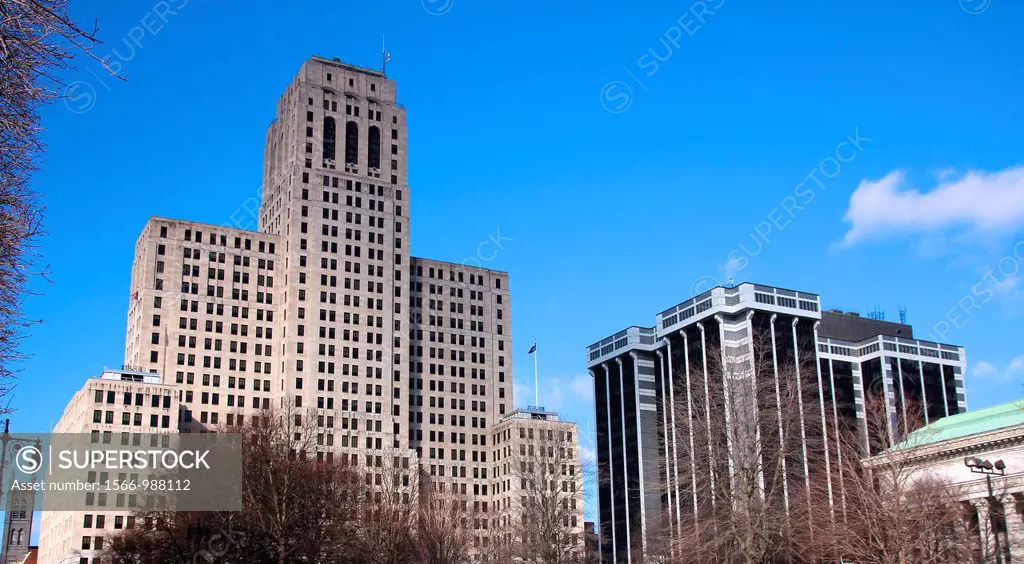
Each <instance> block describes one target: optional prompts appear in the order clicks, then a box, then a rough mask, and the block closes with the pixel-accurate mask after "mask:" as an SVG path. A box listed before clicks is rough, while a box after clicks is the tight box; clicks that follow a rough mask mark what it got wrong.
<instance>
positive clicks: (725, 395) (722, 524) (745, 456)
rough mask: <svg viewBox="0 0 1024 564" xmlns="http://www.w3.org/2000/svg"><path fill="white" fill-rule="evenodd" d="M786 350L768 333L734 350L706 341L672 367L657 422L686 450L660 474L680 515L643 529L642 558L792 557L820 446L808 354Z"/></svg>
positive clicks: (812, 521) (807, 515)
mask: <svg viewBox="0 0 1024 564" xmlns="http://www.w3.org/2000/svg"><path fill="white" fill-rule="evenodd" d="M792 348H793V346H792V344H791V343H790V344H789V345H788V346H786V347H784V346H781V344H780V346H776V343H774V342H773V340H772V339H771V337H770V335H768V336H762V337H758V336H755V337H753V338H752V339H751V340H750V341H748V342H747V343H746V344H743V345H741V346H739V347H731V348H723V347H720V346H718V345H717V344H712V343H709V344H708V346H707V348H706V351H701V352H700V354H696V355H689V356H690V358H689V360H690V364H689V365H688V366H682V367H680V368H679V369H678V370H677V371H676V374H675V381H676V382H677V384H676V386H677V390H676V391H675V393H674V399H675V402H674V403H671V402H670V403H669V405H667V409H668V411H667V413H673V414H674V418H666V419H667V420H668V421H672V420H673V419H674V421H675V422H676V424H675V429H674V431H675V434H676V436H677V437H685V438H686V439H685V442H686V444H687V448H686V449H685V450H684V451H683V452H682V453H680V454H679V456H678V458H676V459H674V460H671V461H670V462H669V468H667V469H662V472H664V473H666V474H667V475H668V476H669V478H670V479H669V482H670V483H674V484H675V485H676V488H673V492H674V493H673V496H674V497H670V499H671V500H672V503H674V504H678V507H679V509H678V513H679V519H678V520H676V519H675V518H674V517H672V516H671V515H672V513H673V511H675V508H671V507H670V509H669V514H670V516H669V517H666V518H665V523H663V525H662V526H661V527H659V531H657V532H655V533H653V534H652V533H651V532H648V536H647V539H646V543H647V548H648V550H647V553H648V559H649V560H656V561H666V562H667V561H678V560H679V559H680V558H683V557H685V559H686V560H693V561H716V562H748V563H755V562H756V563H760V562H771V561H774V560H776V559H784V560H797V561H798V560H799V555H797V554H795V553H794V552H793V544H792V539H793V530H794V529H796V528H803V529H809V528H811V527H815V526H816V520H820V519H821V515H814V514H813V513H812V512H811V506H810V504H808V503H807V500H808V499H810V498H811V497H812V494H813V492H812V491H811V488H810V481H811V473H812V472H815V471H817V469H818V468H819V466H821V467H822V470H823V466H824V465H823V464H819V461H820V460H821V459H823V458H824V456H825V452H824V449H825V443H824V442H823V441H822V434H823V429H822V423H821V421H822V419H821V412H822V409H823V404H822V402H821V400H820V397H821V396H820V393H819V383H818V377H817V370H816V368H817V367H816V366H815V364H814V358H813V356H810V355H808V358H806V359H801V358H798V357H797V356H795V355H793V354H791V353H785V354H782V353H780V352H779V351H780V350H789V351H792ZM669 425H671V423H669ZM667 429H668V431H669V432H672V431H673V429H672V428H671V427H667ZM690 440H692V443H691V442H690ZM691 444H692V447H691V446H689V445H691ZM691 449H692V450H691ZM684 497H685V498H684ZM826 515H827V514H826Z"/></svg>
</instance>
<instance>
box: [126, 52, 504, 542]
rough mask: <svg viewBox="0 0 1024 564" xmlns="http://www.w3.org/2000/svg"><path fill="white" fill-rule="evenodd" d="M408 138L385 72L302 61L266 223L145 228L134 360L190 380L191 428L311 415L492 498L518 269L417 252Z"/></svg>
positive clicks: (178, 380) (280, 118)
mask: <svg viewBox="0 0 1024 564" xmlns="http://www.w3.org/2000/svg"><path fill="white" fill-rule="evenodd" d="M406 137H407V136H406V116H405V109H404V108H403V107H402V106H401V105H399V104H398V103H397V101H396V88H395V83H394V82H393V81H391V80H388V79H387V78H386V77H385V76H384V75H383V74H382V73H380V72H377V71H374V70H369V69H365V68H360V67H355V66H351V65H347V64H344V63H341V62H340V61H338V60H337V59H335V60H328V59H322V58H318V57H314V58H311V59H310V60H308V61H306V62H305V63H304V64H303V65H302V68H301V70H300V71H299V74H298V75H297V76H296V77H295V79H294V80H292V82H291V83H290V84H289V85H288V87H287V88H286V89H285V92H284V94H283V96H282V97H281V98H280V100H279V101H278V104H277V116H276V118H275V120H274V121H273V122H272V123H271V125H270V127H269V129H268V131H267V137H266V148H265V152H264V170H263V193H262V202H261V206H260V210H259V231H258V232H254V231H249V230H242V229H235V228H230V227H222V226H215V225H204V224H199V223H193V222H187V221H178V220H167V219H160V218H152V219H151V220H150V221H149V223H148V224H147V225H146V227H145V228H144V230H143V232H142V235H141V236H140V238H139V240H138V243H137V245H136V252H135V261H134V266H133V272H132V287H131V303H130V306H129V314H128V335H127V344H126V348H125V363H126V365H128V366H129V367H131V368H132V369H135V370H143V371H156V372H159V373H160V374H161V375H162V378H163V381H164V382H165V383H168V384H180V385H181V386H182V398H181V405H182V410H183V415H182V420H181V421H180V427H181V430H182V431H183V432H203V431H207V430H213V429H215V428H218V427H222V426H227V427H232V426H241V425H245V424H246V423H247V419H248V418H251V417H253V416H254V415H256V413H258V410H260V409H264V408H274V409H283V410H289V411H291V412H293V413H294V417H295V424H296V425H298V424H300V420H301V418H306V417H316V425H317V426H318V427H319V428H321V429H322V433H323V434H324V435H325V446H326V447H330V448H326V449H325V450H326V451H327V452H328V455H341V456H346V457H349V456H355V457H378V456H382V455H385V453H387V456H390V455H391V454H392V453H396V456H397V453H401V455H402V456H408V457H411V458H414V459H418V460H419V464H420V467H421V468H423V470H425V471H426V472H428V473H429V474H430V475H431V476H433V480H432V482H433V483H435V484H437V486H436V487H438V488H446V489H449V490H448V491H457V492H459V493H465V494H466V495H472V496H474V499H476V500H477V505H479V506H480V507H481V508H482V509H481V512H488V511H487V508H488V501H489V500H493V499H494V492H495V488H494V483H495V480H494V473H493V471H489V462H488V456H487V452H488V449H489V448H490V445H489V444H488V436H489V434H490V428H491V427H492V426H493V425H495V424H497V422H498V419H499V417H501V416H502V415H503V414H505V413H511V411H512V356H511V351H512V345H511V316H510V311H511V302H510V293H509V279H508V274H507V273H504V272H497V271H493V270H488V269H484V268H476V267H468V266H465V265H461V264H454V263H446V262H442V261H436V260H428V259H420V258H415V257H411V256H410V254H409V240H410V221H409V218H410V211H411V210H410V200H411V198H410V191H409V186H408V183H407V182H408V181H407V178H408V177H407V158H406ZM307 423H308V421H307ZM364 460H365V458H364ZM490 506H491V507H493V502H491V503H490ZM487 520H488V519H487V518H486V517H485V518H484V519H482V520H481V521H482V524H478V525H474V526H476V527H478V533H477V539H476V541H477V542H478V543H481V544H482V543H484V542H487V538H486V537H487V525H486V521H487Z"/></svg>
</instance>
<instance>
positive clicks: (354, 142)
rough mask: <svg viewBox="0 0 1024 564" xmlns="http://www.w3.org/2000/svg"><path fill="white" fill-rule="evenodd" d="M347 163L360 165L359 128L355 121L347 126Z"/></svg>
mask: <svg viewBox="0 0 1024 564" xmlns="http://www.w3.org/2000/svg"><path fill="white" fill-rule="evenodd" d="M345 163H346V164H359V126H358V125H356V122H354V121H350V122H348V123H346V124H345Z"/></svg>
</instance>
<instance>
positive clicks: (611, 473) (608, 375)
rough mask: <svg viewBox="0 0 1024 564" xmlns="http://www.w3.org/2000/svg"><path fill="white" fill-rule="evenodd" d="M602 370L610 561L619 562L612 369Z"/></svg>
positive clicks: (605, 367) (603, 366)
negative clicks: (606, 446)
mask: <svg viewBox="0 0 1024 564" xmlns="http://www.w3.org/2000/svg"><path fill="white" fill-rule="evenodd" d="M601 368H604V397H605V402H606V407H605V413H606V414H607V415H608V485H609V487H608V492H609V495H608V499H609V501H610V502H611V507H612V511H611V515H612V522H611V523H609V524H608V525H609V527H610V528H611V530H612V560H613V561H615V562H617V561H618V560H619V553H618V547H617V546H616V540H617V539H616V538H615V457H614V455H613V454H612V384H611V382H612V369H611V367H609V366H608V363H607V362H605V363H603V364H601Z"/></svg>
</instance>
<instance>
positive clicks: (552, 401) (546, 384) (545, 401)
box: [512, 374, 594, 411]
mask: <svg viewBox="0 0 1024 564" xmlns="http://www.w3.org/2000/svg"><path fill="white" fill-rule="evenodd" d="M512 393H513V395H514V398H513V399H514V401H515V405H516V406H517V407H522V406H527V405H533V404H534V402H535V401H538V400H539V401H540V405H541V406H542V407H544V408H545V409H548V410H549V411H559V410H561V409H563V408H564V407H566V406H567V405H571V406H572V407H574V408H581V407H584V406H587V405H592V404H593V403H594V382H593V380H591V378H590V375H589V374H577V375H576V376H572V377H558V376H555V377H546V376H544V375H541V376H540V394H538V395H537V396H536V397H535V395H534V391H533V379H532V377H531V379H530V381H529V382H519V381H516V382H515V383H514V384H513V385H512ZM535 398H536V399H535Z"/></svg>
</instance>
